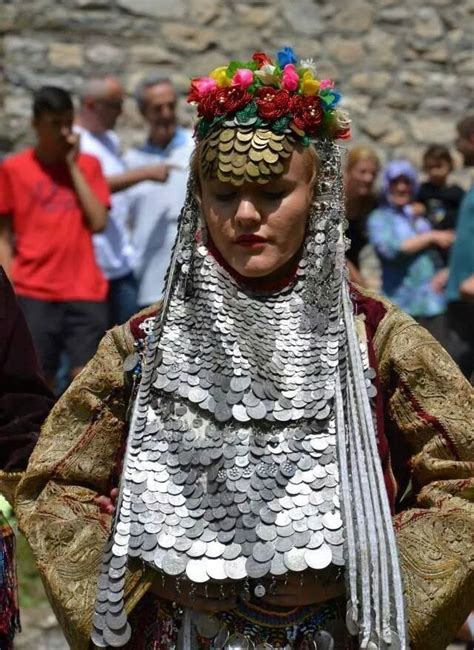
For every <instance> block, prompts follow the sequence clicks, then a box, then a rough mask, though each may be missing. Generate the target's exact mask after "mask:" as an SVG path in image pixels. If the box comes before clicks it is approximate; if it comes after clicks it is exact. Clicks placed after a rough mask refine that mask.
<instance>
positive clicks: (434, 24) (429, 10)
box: [413, 7, 444, 40]
mask: <svg viewBox="0 0 474 650" xmlns="http://www.w3.org/2000/svg"><path fill="white" fill-rule="evenodd" d="M413 28H414V33H415V36H416V37H417V38H422V39H425V40H434V39H437V38H441V37H442V36H443V35H444V26H443V23H442V22H441V18H440V17H439V14H438V12H437V11H436V9H435V8H434V7H421V8H420V9H418V11H417V12H416V14H415V21H414V25H413Z"/></svg>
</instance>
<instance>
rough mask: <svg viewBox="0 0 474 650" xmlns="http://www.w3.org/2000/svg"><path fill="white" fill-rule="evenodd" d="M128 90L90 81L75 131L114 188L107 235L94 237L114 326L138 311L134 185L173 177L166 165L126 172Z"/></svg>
mask: <svg viewBox="0 0 474 650" xmlns="http://www.w3.org/2000/svg"><path fill="white" fill-rule="evenodd" d="M123 99H124V91H123V88H122V85H121V83H120V82H119V81H118V80H117V79H115V78H114V77H111V76H107V77H104V78H101V79H92V80H90V81H88V82H87V83H86V84H85V86H84V88H83V90H82V92H81V97H80V102H81V105H80V110H79V113H78V116H77V124H76V130H77V131H78V132H79V133H80V135H81V141H80V142H81V145H80V146H81V150H82V151H84V152H86V153H89V154H92V155H94V156H96V157H97V158H98V159H99V161H100V163H101V166H102V170H103V172H104V175H105V177H106V179H107V182H108V184H109V187H110V190H111V192H112V193H113V194H112V205H111V210H110V214H109V221H108V225H107V228H106V230H105V231H104V232H103V233H101V234H99V235H94V247H95V252H96V257H97V261H98V263H99V265H100V267H101V268H102V271H103V273H104V275H105V276H106V277H107V279H108V280H109V286H110V289H109V309H110V325H115V324H119V323H123V322H125V321H126V320H128V319H129V318H130V317H131V316H132V315H133V314H134V313H135V312H136V311H137V290H138V287H137V281H136V278H135V276H134V274H133V270H132V258H133V248H132V242H131V238H130V223H129V220H130V199H131V197H130V192H129V191H128V192H127V191H126V190H127V189H128V188H130V187H131V186H133V185H135V184H137V183H140V182H141V181H145V180H146V181H158V182H159V183H163V182H164V181H165V180H166V179H167V177H168V168H167V166H166V165H164V164H158V165H156V164H154V165H147V166H140V167H139V168H137V169H134V170H130V171H129V170H127V167H126V164H125V161H124V159H123V157H122V154H121V152H120V141H119V138H118V136H117V134H116V133H115V132H114V131H113V129H114V127H115V124H116V122H117V119H118V117H119V116H120V114H121V112H122V105H123Z"/></svg>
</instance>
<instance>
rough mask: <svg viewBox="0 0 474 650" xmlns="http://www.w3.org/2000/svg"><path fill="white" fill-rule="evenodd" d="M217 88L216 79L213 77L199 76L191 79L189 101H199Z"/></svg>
mask: <svg viewBox="0 0 474 650" xmlns="http://www.w3.org/2000/svg"><path fill="white" fill-rule="evenodd" d="M216 88H217V83H216V81H215V79H211V77H198V78H197V79H193V80H192V81H191V88H190V90H189V93H188V102H198V101H199V100H200V99H202V97H205V96H206V95H208V94H209V93H210V92H212V91H213V90H215V89H216Z"/></svg>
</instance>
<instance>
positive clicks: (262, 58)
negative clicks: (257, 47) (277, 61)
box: [252, 52, 272, 68]
mask: <svg viewBox="0 0 474 650" xmlns="http://www.w3.org/2000/svg"><path fill="white" fill-rule="evenodd" d="M252 61H255V63H257V64H258V67H259V68H261V67H262V66H263V65H266V64H267V63H270V64H271V62H272V60H271V59H270V57H268V56H267V55H266V54H265V52H255V53H254V54H252Z"/></svg>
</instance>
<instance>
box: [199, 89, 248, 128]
mask: <svg viewBox="0 0 474 650" xmlns="http://www.w3.org/2000/svg"><path fill="white" fill-rule="evenodd" d="M251 100H252V95H251V94H250V93H248V92H247V91H246V90H244V89H243V88H241V87H240V86H227V87H226V88H218V89H217V90H213V91H211V92H210V93H209V94H207V95H206V96H205V97H203V98H202V99H201V101H200V103H199V106H198V114H199V115H201V116H202V117H204V118H205V119H206V120H212V119H213V118H214V117H216V116H217V115H224V114H225V113H235V111H238V110H239V109H240V108H243V107H244V106H245V105H246V104H248V103H249V102H250V101H251Z"/></svg>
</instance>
